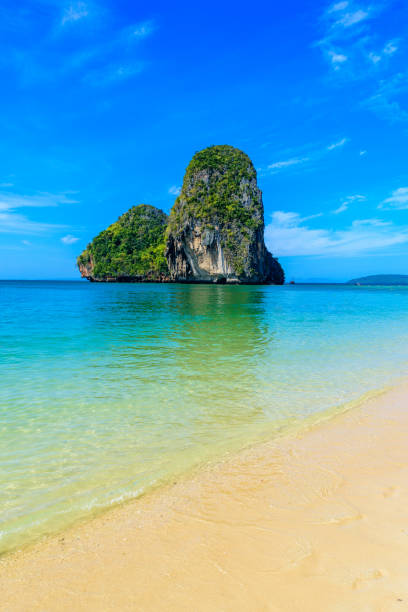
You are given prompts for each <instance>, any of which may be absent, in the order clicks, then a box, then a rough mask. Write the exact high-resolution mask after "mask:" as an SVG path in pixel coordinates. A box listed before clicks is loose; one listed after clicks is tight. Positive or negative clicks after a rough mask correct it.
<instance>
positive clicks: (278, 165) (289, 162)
mask: <svg viewBox="0 0 408 612" xmlns="http://www.w3.org/2000/svg"><path fill="white" fill-rule="evenodd" d="M308 161H309V157H296V158H292V159H286V160H284V161H277V162H274V163H273V164H270V165H269V166H268V169H269V170H281V169H282V168H289V167H290V166H297V165H298V164H304V163H305V162H308Z"/></svg>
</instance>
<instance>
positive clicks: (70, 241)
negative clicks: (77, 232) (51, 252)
mask: <svg viewBox="0 0 408 612" xmlns="http://www.w3.org/2000/svg"><path fill="white" fill-rule="evenodd" d="M78 240H79V238H76V236H73V235H72V234H67V235H66V236H63V237H62V238H61V242H63V243H64V244H74V242H78Z"/></svg>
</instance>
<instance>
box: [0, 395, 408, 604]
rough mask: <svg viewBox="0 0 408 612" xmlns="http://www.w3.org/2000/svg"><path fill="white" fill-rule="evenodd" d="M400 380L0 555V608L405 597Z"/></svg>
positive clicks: (405, 455) (406, 403)
mask: <svg viewBox="0 0 408 612" xmlns="http://www.w3.org/2000/svg"><path fill="white" fill-rule="evenodd" d="M407 408H408V386H406V385H405V386H400V387H398V388H396V389H393V390H391V391H388V392H387V393H384V394H382V395H380V396H378V397H375V398H372V399H370V400H368V401H366V402H365V403H364V404H363V405H362V406H360V407H358V408H354V409H352V410H350V411H348V412H346V413H344V414H342V415H339V416H336V417H333V418H331V419H330V420H328V421H326V422H324V423H321V424H319V425H316V426H312V427H311V428H310V429H309V430H308V431H307V432H304V433H302V434H296V435H291V436H287V437H285V438H280V439H278V440H275V441H272V442H269V443H266V444H262V445H258V446H256V447H254V448H250V449H246V450H245V451H243V452H241V453H240V454H239V455H237V456H231V457H229V458H227V459H226V460H225V461H223V462H222V463H219V464H217V465H214V466H211V467H208V468H206V469H204V470H202V471H201V472H200V473H197V474H195V475H193V476H190V477H187V478H185V479H183V480H182V481H179V482H176V483H172V484H171V485H169V486H166V487H165V488H162V489H160V490H157V491H156V492H154V493H152V494H150V495H146V496H145V497H143V498H141V499H139V500H136V501H133V502H130V503H127V504H124V505H122V506H121V507H117V508H115V509H113V510H111V511H110V512H107V513H105V514H103V515H102V516H100V517H98V518H95V519H93V520H91V521H88V522H86V523H84V524H82V525H79V526H77V527H75V528H73V529H71V530H69V531H67V532H65V533H63V534H61V535H59V536H58V537H52V538H49V539H47V540H45V541H41V542H39V543H38V544H37V545H35V546H33V547H30V548H28V549H26V550H24V551H20V552H16V553H14V554H9V555H6V556H4V557H3V558H2V559H1V561H0V592H1V601H0V609H1V610H2V611H7V612H18V611H24V612H27V611H34V610H36V611H37V610H38V611H40V610H41V611H43V612H45V611H47V612H53V611H57V610H58V611H59V610H61V611H65V610H67V611H68V610H84V611H85V610H86V611H88V612H89V611H92V610H95V611H96V610H98V611H99V610H101V611H102V610H104V611H105V610H106V611H108V610H109V611H113V610H143V611H146V610H177V611H180V610H186V611H187V610H189V611H191V610H196V611H201V610H202V611H208V610H217V611H218V610H223V611H224V610H225V611H229V610H231V611H232V610H234V611H236V610H245V611H248V610H254V611H258V610H259V611H261V610H262V611H264V610H265V611H266V610H267V611H274V612H275V611H285V612H289V611H290V612H291V611H293V612H295V611H296V612H307V611H313V612H316V611H320V610H321V611H325V612H328V611H330V612H332V611H333V612H334V611H336V612H340V611H341V612H344V611H348V612H351V611H354V610H356V611H359V612H363V611H364V612H365V611H367V612H368V611H378V612H379V611H384V612H385V611H386V612H389V611H393V610H408V580H407V559H408V520H407V507H408V486H407V485H408V444H407V440H408V410H407Z"/></svg>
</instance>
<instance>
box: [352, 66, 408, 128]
mask: <svg viewBox="0 0 408 612" xmlns="http://www.w3.org/2000/svg"><path fill="white" fill-rule="evenodd" d="M407 91H408V75H407V74H403V73H399V74H396V75H394V76H393V77H392V78H390V79H383V80H382V81H380V83H379V85H378V87H377V90H376V91H375V93H374V94H373V95H372V96H370V97H369V98H367V99H366V100H364V101H363V102H362V106H365V107H366V108H369V109H370V110H371V111H373V112H374V113H376V114H377V115H379V116H381V117H382V118H385V119H387V120H388V121H390V122H391V123H398V122H405V121H407V120H408V111H406V110H405V109H404V108H403V107H402V105H401V102H400V99H401V96H402V94H405V93H406V92H407Z"/></svg>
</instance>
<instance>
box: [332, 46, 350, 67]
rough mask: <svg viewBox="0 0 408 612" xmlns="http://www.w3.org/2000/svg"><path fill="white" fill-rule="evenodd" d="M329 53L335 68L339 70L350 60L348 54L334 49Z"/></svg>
mask: <svg viewBox="0 0 408 612" xmlns="http://www.w3.org/2000/svg"><path fill="white" fill-rule="evenodd" d="M327 55H328V57H329V60H330V61H331V63H332V66H333V68H334V69H335V70H339V69H340V66H341V65H342V64H344V63H345V62H347V60H348V57H347V55H344V53H338V52H337V51H333V50H332V49H330V50H329V51H328V52H327Z"/></svg>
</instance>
